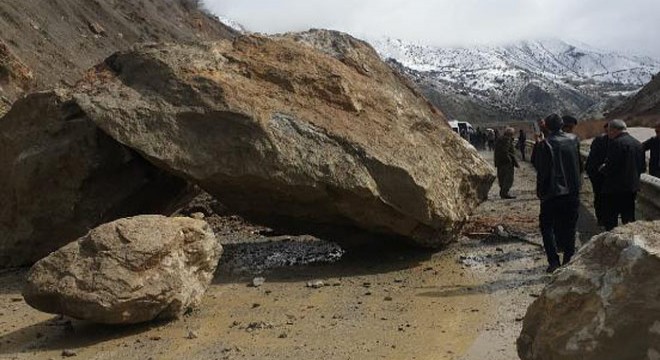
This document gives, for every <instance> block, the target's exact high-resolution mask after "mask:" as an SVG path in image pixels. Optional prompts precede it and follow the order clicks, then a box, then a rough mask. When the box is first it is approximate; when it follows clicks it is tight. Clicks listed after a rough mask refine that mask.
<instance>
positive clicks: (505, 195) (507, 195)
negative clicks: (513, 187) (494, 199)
mask: <svg viewBox="0 0 660 360" xmlns="http://www.w3.org/2000/svg"><path fill="white" fill-rule="evenodd" d="M500 197H501V198H502V199H515V198H516V197H515V196H513V195H509V194H504V195H500Z"/></svg>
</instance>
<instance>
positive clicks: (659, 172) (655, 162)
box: [642, 121, 660, 178]
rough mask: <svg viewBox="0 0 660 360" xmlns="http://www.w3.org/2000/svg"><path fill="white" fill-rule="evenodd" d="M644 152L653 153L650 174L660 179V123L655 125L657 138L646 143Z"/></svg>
mask: <svg viewBox="0 0 660 360" xmlns="http://www.w3.org/2000/svg"><path fill="white" fill-rule="evenodd" d="M642 146H643V147H644V152H646V151H651V160H650V162H649V174H651V176H655V177H657V178H660V121H658V122H657V123H655V136H654V137H652V138H650V139H648V140H646V141H644V143H643V144H642Z"/></svg>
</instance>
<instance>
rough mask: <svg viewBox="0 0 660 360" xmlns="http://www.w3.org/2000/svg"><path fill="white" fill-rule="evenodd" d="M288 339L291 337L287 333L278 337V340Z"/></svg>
mask: <svg viewBox="0 0 660 360" xmlns="http://www.w3.org/2000/svg"><path fill="white" fill-rule="evenodd" d="M288 337H289V335H287V333H281V334H280V336H278V338H280V339H286V338H288Z"/></svg>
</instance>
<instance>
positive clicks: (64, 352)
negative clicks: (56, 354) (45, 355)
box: [62, 350, 78, 357]
mask: <svg viewBox="0 0 660 360" xmlns="http://www.w3.org/2000/svg"><path fill="white" fill-rule="evenodd" d="M62 356H63V357H73V356H78V353H76V352H75V351H73V350H62Z"/></svg>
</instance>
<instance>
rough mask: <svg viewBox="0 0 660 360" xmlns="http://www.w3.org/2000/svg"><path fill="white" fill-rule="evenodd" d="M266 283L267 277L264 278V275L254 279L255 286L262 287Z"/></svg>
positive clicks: (253, 284)
mask: <svg viewBox="0 0 660 360" xmlns="http://www.w3.org/2000/svg"><path fill="white" fill-rule="evenodd" d="M265 283H266V279H265V278H262V277H256V278H254V279H252V286H253V287H260V286H262V285H263V284H265Z"/></svg>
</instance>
